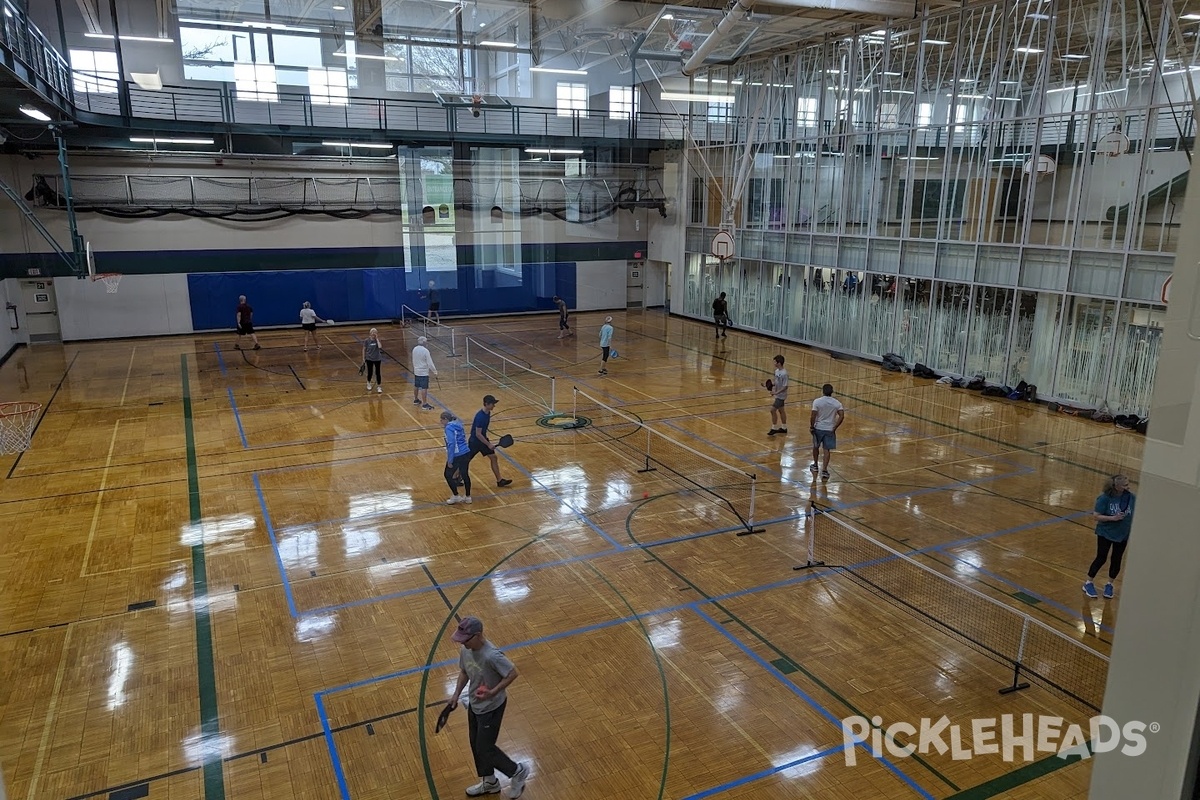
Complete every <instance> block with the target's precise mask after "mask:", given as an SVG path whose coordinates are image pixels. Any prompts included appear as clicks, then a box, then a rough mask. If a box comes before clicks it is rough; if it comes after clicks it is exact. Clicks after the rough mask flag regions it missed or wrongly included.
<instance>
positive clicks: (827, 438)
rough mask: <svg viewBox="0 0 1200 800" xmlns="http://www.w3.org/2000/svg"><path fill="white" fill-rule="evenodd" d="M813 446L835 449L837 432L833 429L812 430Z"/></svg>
mask: <svg viewBox="0 0 1200 800" xmlns="http://www.w3.org/2000/svg"><path fill="white" fill-rule="evenodd" d="M813 447H824V448H825V449H826V450H836V449H837V434H836V433H835V432H834V431H823V430H821V429H820V428H817V429H816V430H814V431H813Z"/></svg>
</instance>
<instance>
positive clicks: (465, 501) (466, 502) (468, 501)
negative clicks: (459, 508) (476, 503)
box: [458, 495, 471, 506]
mask: <svg viewBox="0 0 1200 800" xmlns="http://www.w3.org/2000/svg"><path fill="white" fill-rule="evenodd" d="M458 502H460V503H462V504H463V505H467V506H469V505H471V497H470V495H468V496H466V497H464V498H463V499H462V500H459V501H458Z"/></svg>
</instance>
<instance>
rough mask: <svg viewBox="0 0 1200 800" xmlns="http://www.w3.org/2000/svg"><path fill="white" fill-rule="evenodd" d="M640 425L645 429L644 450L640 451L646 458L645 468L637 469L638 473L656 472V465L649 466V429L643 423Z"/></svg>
mask: <svg viewBox="0 0 1200 800" xmlns="http://www.w3.org/2000/svg"><path fill="white" fill-rule="evenodd" d="M642 427H643V428H645V430H646V451H645V452H644V453H642V456H643V457H644V458H645V459H646V466H645V468H643V469H639V470H638V474H639V475H641V474H642V473H643V472H658V468H657V467H652V466H650V429H649V428H647V427H646V426H645V425H643V426H642Z"/></svg>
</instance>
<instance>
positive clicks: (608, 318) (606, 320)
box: [604, 317, 612, 322]
mask: <svg viewBox="0 0 1200 800" xmlns="http://www.w3.org/2000/svg"><path fill="white" fill-rule="evenodd" d="M604 321H605V322H612V317H605V318H604Z"/></svg>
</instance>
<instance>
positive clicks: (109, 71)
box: [71, 50, 121, 94]
mask: <svg viewBox="0 0 1200 800" xmlns="http://www.w3.org/2000/svg"><path fill="white" fill-rule="evenodd" d="M71 72H72V77H73V79H74V82H75V91H76V92H82V93H84V94H116V93H117V81H118V80H120V78H121V75H120V73H119V72H118V71H117V54H116V53H114V52H110V51H108V50H72V51H71Z"/></svg>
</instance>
